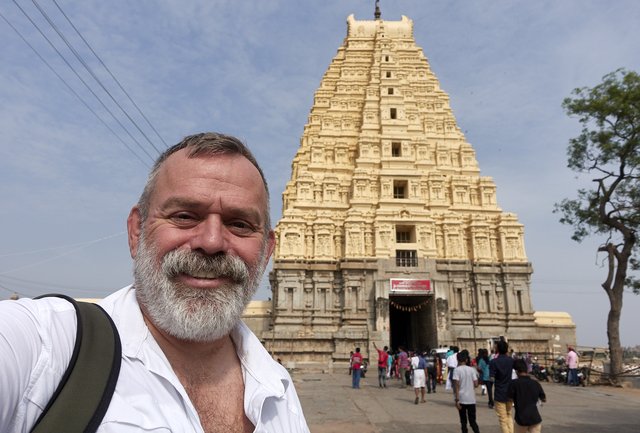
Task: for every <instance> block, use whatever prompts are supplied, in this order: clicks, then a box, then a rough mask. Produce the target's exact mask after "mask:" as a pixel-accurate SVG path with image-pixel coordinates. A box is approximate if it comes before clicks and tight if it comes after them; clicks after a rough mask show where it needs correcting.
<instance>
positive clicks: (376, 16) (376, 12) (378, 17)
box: [373, 0, 382, 20]
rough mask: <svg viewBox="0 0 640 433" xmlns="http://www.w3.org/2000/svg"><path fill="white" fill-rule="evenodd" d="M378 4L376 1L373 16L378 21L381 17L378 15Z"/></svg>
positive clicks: (378, 1)
mask: <svg viewBox="0 0 640 433" xmlns="http://www.w3.org/2000/svg"><path fill="white" fill-rule="evenodd" d="M379 3H380V0H376V11H375V12H374V14H373V16H374V17H375V18H376V20H379V19H380V15H382V14H381V13H380V5H379Z"/></svg>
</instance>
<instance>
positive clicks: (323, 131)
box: [262, 15, 548, 365]
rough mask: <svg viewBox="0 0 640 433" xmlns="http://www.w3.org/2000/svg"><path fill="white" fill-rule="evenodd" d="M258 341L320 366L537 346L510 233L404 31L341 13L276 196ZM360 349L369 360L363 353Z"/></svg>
mask: <svg viewBox="0 0 640 433" xmlns="http://www.w3.org/2000/svg"><path fill="white" fill-rule="evenodd" d="M276 237H277V246H276V251H275V256H274V266H273V271H272V272H271V274H270V281H271V285H272V290H273V313H272V324H271V325H272V328H271V329H270V330H267V331H265V332H264V333H263V335H262V337H263V341H264V342H265V344H266V345H267V347H268V348H269V349H270V350H271V351H272V352H274V353H276V354H282V356H283V357H287V359H289V360H295V361H297V362H309V363H319V364H320V365H325V364H326V363H328V364H330V365H333V363H335V362H338V363H340V362H342V361H345V360H346V359H347V358H348V354H349V351H350V350H353V348H354V347H355V346H361V347H363V351H365V352H366V351H367V348H368V349H369V350H370V351H372V348H371V346H369V345H370V344H371V343H372V342H376V343H377V344H378V346H380V347H381V346H383V345H389V346H390V347H393V348H396V347H398V346H399V345H403V346H405V347H409V348H414V347H415V348H425V347H427V346H429V347H437V346H442V345H449V344H458V345H460V346H463V347H466V348H469V349H473V348H474V347H475V346H477V347H485V346H486V341H487V339H489V338H491V337H497V336H501V335H505V336H507V337H508V338H509V340H510V342H511V343H512V345H513V344H514V343H515V344H516V345H518V344H519V347H520V350H536V349H538V350H541V351H544V350H545V349H546V348H547V345H548V337H547V336H545V335H540V334H539V333H538V332H537V331H536V325H535V321H534V315H533V310H532V306H531V300H530V294H529V287H530V277H531V273H532V268H531V264H530V263H529V262H528V260H527V256H526V254H525V249H524V240H523V226H522V224H521V223H520V222H519V221H518V218H517V216H516V215H514V214H512V213H506V212H503V211H502V210H501V209H500V208H499V207H498V204H497V200H496V185H495V183H494V182H493V180H492V179H491V178H490V177H485V176H480V169H479V167H478V162H477V160H476V157H475V152H474V150H473V148H472V147H471V145H470V144H469V143H468V142H467V141H466V139H465V137H464V134H463V133H462V132H461V130H460V128H459V127H458V125H457V123H456V119H455V118H454V115H453V113H452V110H451V107H450V105H449V97H448V95H447V94H446V93H445V92H444V91H443V90H442V89H441V88H440V85H439V83H438V79H437V78H436V76H435V75H434V73H433V71H432V70H431V68H430V67H429V62H428V60H427V58H426V57H425V55H424V54H423V52H422V49H421V48H420V47H418V46H417V45H416V42H415V40H414V37H413V22H412V21H411V20H410V19H408V18H407V17H404V16H403V17H402V19H401V20H400V21H384V20H381V19H379V18H377V19H375V20H373V21H360V20H356V19H354V17H353V15H351V16H349V17H348V19H347V37H346V38H345V40H344V42H343V44H342V46H341V47H340V48H339V49H338V52H337V55H336V56H335V57H334V58H333V60H332V62H331V64H330V65H329V68H328V70H327V71H326V73H325V74H324V77H323V78H322V81H321V83H320V87H319V88H318V90H317V91H316V93H315V97H314V103H313V107H312V108H311V113H310V115H309V118H308V123H307V125H306V126H305V128H304V133H303V135H302V139H301V140H300V148H299V150H298V152H297V154H296V156H295V158H294V160H293V163H292V174H291V180H290V181H289V182H288V184H287V186H286V189H285V191H284V193H283V215H282V219H281V220H280V221H279V223H278V224H277V227H276ZM374 353H375V352H374Z"/></svg>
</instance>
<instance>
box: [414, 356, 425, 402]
mask: <svg viewBox="0 0 640 433" xmlns="http://www.w3.org/2000/svg"><path fill="white" fill-rule="evenodd" d="M426 366H427V362H426V361H425V360H424V357H423V356H422V355H421V354H419V352H418V351H416V352H414V355H413V356H412V357H411V369H412V370H413V389H414V391H415V393H416V399H415V401H414V403H415V404H418V401H422V403H426V402H427V400H425V398H424V397H425V393H424V390H425V385H426V372H425V368H426ZM420 397H422V399H420Z"/></svg>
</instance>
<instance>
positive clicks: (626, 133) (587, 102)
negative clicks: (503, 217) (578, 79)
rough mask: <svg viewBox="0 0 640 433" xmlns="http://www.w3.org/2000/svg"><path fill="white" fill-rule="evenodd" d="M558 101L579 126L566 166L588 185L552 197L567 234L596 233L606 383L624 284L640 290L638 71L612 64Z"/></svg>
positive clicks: (617, 362)
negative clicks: (604, 304) (602, 268)
mask: <svg viewBox="0 0 640 433" xmlns="http://www.w3.org/2000/svg"><path fill="white" fill-rule="evenodd" d="M572 95H573V97H569V98H566V99H565V100H564V101H563V103H562V106H563V108H564V110H565V112H566V113H567V114H568V115H569V116H577V117H578V119H579V121H580V123H581V124H582V131H581V133H580V135H579V136H578V137H576V138H572V139H571V140H570V141H569V146H568V148H567V156H568V164H567V166H568V167H569V168H570V169H572V170H573V171H576V172H579V173H585V174H587V175H588V177H590V178H591V180H592V181H593V187H592V188H583V189H579V190H578V198H576V199H573V200H570V199H564V200H563V201H562V202H560V203H556V205H555V211H554V212H559V213H560V214H561V215H562V217H561V218H560V222H562V223H564V224H569V225H571V226H573V229H574V232H573V236H572V239H574V240H575V241H578V242H580V241H582V240H583V239H584V238H585V237H587V236H590V235H599V236H602V238H603V242H602V244H601V245H600V246H599V247H598V252H599V253H600V254H603V259H604V263H605V265H606V269H607V276H606V279H605V280H604V282H603V283H602V288H603V289H604V291H605V292H606V294H607V297H608V298H609V306H610V308H609V314H608V317H607V337H608V339H609V350H610V353H611V372H612V373H613V375H612V376H611V380H612V382H614V383H615V382H617V379H618V377H617V374H619V373H620V372H621V371H622V353H623V351H622V345H621V342H620V315H621V313H622V298H623V294H624V291H625V288H627V289H631V290H633V292H635V293H636V294H637V293H638V292H639V291H640V280H638V278H637V276H636V275H634V274H635V272H634V271H637V270H638V269H640V261H639V254H638V253H639V252H640V251H639V247H638V242H637V241H638V227H639V225H640V177H639V176H640V76H639V75H638V74H637V73H636V72H633V71H626V70H624V69H618V70H617V71H615V72H612V73H610V74H607V75H605V76H604V77H603V79H602V83H600V84H598V85H597V86H595V87H593V88H587V87H582V88H579V89H575V90H574V91H573V92H572Z"/></svg>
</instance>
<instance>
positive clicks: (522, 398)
mask: <svg viewBox="0 0 640 433" xmlns="http://www.w3.org/2000/svg"><path fill="white" fill-rule="evenodd" d="M513 367H514V369H515V370H516V373H517V375H518V378H517V379H516V380H514V381H512V382H511V384H510V385H509V391H508V397H509V400H510V401H512V402H513V404H514V407H515V412H516V416H515V419H516V420H515V426H514V433H540V432H541V431H542V417H541V416H540V412H538V400H540V401H542V402H546V401H547V396H546V395H545V393H544V390H543V389H542V385H540V383H539V382H538V381H536V380H532V379H531V377H530V376H529V373H527V364H526V362H525V361H524V360H522V359H517V360H516V361H515V362H514V363H513Z"/></svg>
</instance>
